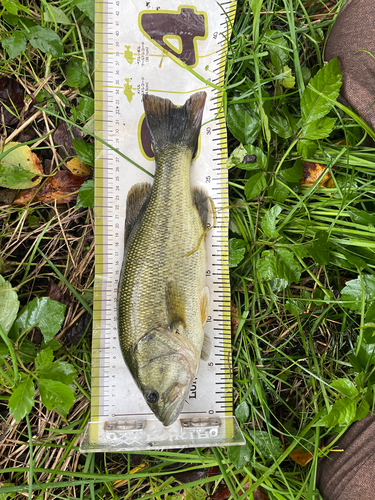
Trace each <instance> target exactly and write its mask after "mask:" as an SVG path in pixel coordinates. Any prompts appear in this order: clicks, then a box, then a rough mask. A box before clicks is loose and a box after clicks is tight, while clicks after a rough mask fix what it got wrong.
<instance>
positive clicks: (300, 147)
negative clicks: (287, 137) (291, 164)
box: [297, 139, 318, 160]
mask: <svg viewBox="0 0 375 500" xmlns="http://www.w3.org/2000/svg"><path fill="white" fill-rule="evenodd" d="M317 149H318V145H317V144H316V142H313V141H309V140H307V139H301V140H300V141H298V142H297V151H298V154H299V155H301V156H302V158H303V159H304V160H309V159H311V158H312V157H313V156H314V154H315V152H316V150H317Z"/></svg>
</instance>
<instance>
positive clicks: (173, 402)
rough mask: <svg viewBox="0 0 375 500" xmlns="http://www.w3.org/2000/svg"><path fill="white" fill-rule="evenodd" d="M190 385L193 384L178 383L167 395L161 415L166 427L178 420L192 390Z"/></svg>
mask: <svg viewBox="0 0 375 500" xmlns="http://www.w3.org/2000/svg"><path fill="white" fill-rule="evenodd" d="M190 386H191V384H187V385H185V386H183V385H181V384H177V385H175V386H173V387H172V389H171V390H170V391H169V392H168V393H167V395H166V396H165V401H166V405H165V408H164V411H163V413H162V414H161V415H160V416H159V419H160V420H161V422H162V424H163V425H164V427H169V426H170V425H172V424H173V423H174V422H175V421H176V420H177V418H178V416H179V415H180V412H181V410H182V407H183V406H184V404H185V400H186V398H187V397H188V394H189V392H190Z"/></svg>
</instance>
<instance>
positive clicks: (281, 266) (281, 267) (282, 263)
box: [276, 248, 302, 283]
mask: <svg viewBox="0 0 375 500" xmlns="http://www.w3.org/2000/svg"><path fill="white" fill-rule="evenodd" d="M276 255H277V276H276V277H277V278H284V279H286V280H287V281H289V283H292V282H294V283H298V282H299V279H300V277H301V272H302V268H301V266H300V264H299V263H298V262H297V261H296V260H295V258H294V254H293V252H291V251H290V250H287V249H286V248H278V249H277V250H276Z"/></svg>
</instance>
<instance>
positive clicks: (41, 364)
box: [35, 347, 54, 371]
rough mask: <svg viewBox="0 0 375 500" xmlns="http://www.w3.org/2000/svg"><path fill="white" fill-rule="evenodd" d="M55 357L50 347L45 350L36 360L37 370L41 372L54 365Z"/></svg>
mask: <svg viewBox="0 0 375 500" xmlns="http://www.w3.org/2000/svg"><path fill="white" fill-rule="evenodd" d="M53 357H54V356H53V351H52V349H51V348H50V347H47V349H43V350H42V351H40V352H39V353H38V355H37V357H36V358H35V368H36V369H37V370H39V371H41V370H45V369H46V368H48V367H49V366H50V365H51V364H52V362H53Z"/></svg>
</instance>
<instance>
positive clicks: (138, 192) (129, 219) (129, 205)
mask: <svg viewBox="0 0 375 500" xmlns="http://www.w3.org/2000/svg"><path fill="white" fill-rule="evenodd" d="M151 188H152V185H151V184H150V183H149V182H140V183H139V184H135V185H134V186H133V187H132V188H131V189H130V191H129V193H128V197H127V199H126V218H125V242H126V240H127V239H128V237H129V234H130V233H131V230H132V229H133V227H134V224H135V222H136V220H137V217H138V214H139V212H140V211H141V209H142V207H143V206H144V204H145V203H146V202H148V200H149V199H150V194H151Z"/></svg>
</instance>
